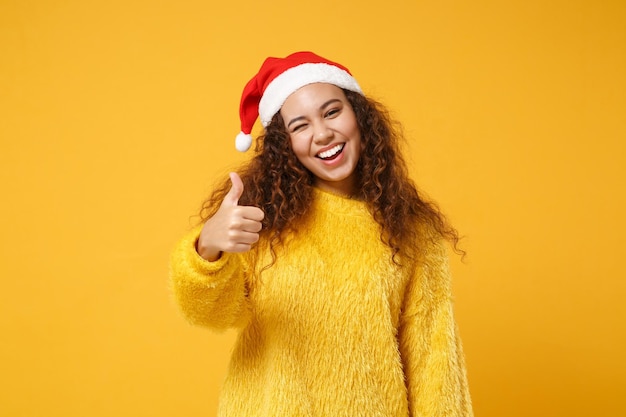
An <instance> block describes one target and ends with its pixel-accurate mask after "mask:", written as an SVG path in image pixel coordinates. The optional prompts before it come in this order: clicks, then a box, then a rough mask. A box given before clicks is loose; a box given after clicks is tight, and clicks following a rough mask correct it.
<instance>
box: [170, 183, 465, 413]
mask: <svg viewBox="0 0 626 417" xmlns="http://www.w3.org/2000/svg"><path fill="white" fill-rule="evenodd" d="M199 232H200V229H199V228H197V229H195V230H193V231H192V232H191V233H189V234H188V235H187V236H186V237H184V238H183V239H182V240H181V241H180V243H179V244H178V245H177V246H176V248H175V250H174V252H173V254H172V259H171V279H172V284H173V290H174V294H175V297H176V299H177V301H178V304H179V305H180V307H181V310H182V312H183V314H184V315H185V316H186V317H187V318H188V319H189V320H190V321H191V322H192V323H196V324H201V325H205V326H208V327H211V328H214V329H225V328H229V327H233V326H234V327H237V328H239V329H240V333H239V338H238V341H237V343H236V346H235V349H234V352H233V355H232V358H231V363H230V367H229V370H228V374H227V376H226V380H225V381H224V386H223V388H222V393H221V398H220V410H219V415H220V416H224V417H226V416H228V417H230V416H246V417H254V416H263V417H267V416H280V417H290V416H294V417H295V416H327V417H341V416H350V417H354V416H372V417H373V416H380V417H383V416H384V417H391V416H398V417H400V416H416V417H417V416H420V417H422V416H423V417H430V416H441V417H443V416H447V417H450V416H471V415H472V409H471V403H470V396H469V391H468V388H467V380H466V373H465V365H464V359H463V352H462V349H461V343H460V340H459V337H458V333H457V330H456V326H455V322H454V317H453V310H452V300H451V291H450V276H449V272H448V267H447V254H446V250H445V247H444V246H443V245H439V244H433V245H432V247H431V248H429V250H428V252H427V254H426V256H425V257H424V258H423V259H422V260H421V261H420V262H419V265H406V266H405V267H403V268H400V267H398V266H396V265H395V264H394V263H392V262H391V260H390V250H389V248H388V247H387V246H386V245H384V244H383V243H382V242H381V241H380V237H379V236H380V231H379V226H378V224H377V223H376V222H375V221H374V220H373V219H372V216H371V215H370V213H369V212H368V210H367V208H366V206H365V204H364V203H363V202H360V201H355V200H350V199H347V198H343V197H340V196H337V195H334V194H329V193H326V192H323V191H320V190H316V191H315V200H314V204H313V206H312V207H311V210H310V213H309V214H308V215H307V217H306V220H305V221H304V222H303V223H302V224H301V225H300V226H299V227H298V232H297V233H294V234H293V236H291V237H290V238H289V239H288V240H287V241H286V243H285V244H284V245H283V246H282V247H281V248H279V249H278V250H277V255H278V259H277V261H276V263H275V264H274V265H273V266H272V267H271V268H270V269H267V270H266V271H264V272H263V273H262V274H261V275H259V270H260V269H261V268H262V267H263V266H264V265H267V264H268V263H269V260H270V259H271V258H270V257H269V253H268V251H267V248H266V247H265V246H266V245H265V246H264V244H263V243H262V242H261V243H260V244H259V246H257V250H256V251H251V252H248V253H246V254H241V255H240V254H224V255H223V256H222V257H221V258H220V259H219V260H217V261H216V262H208V261H205V260H204V259H202V258H201V257H200V256H199V255H198V254H197V253H196V251H195V242H196V240H197V238H198V235H199ZM255 259H256V261H255Z"/></svg>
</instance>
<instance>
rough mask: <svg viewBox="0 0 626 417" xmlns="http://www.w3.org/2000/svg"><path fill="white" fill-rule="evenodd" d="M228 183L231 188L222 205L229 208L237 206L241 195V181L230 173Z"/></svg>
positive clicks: (237, 175)
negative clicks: (224, 204) (226, 205)
mask: <svg viewBox="0 0 626 417" xmlns="http://www.w3.org/2000/svg"><path fill="white" fill-rule="evenodd" d="M230 182H231V184H232V186H231V187H230V191H228V194H226V196H225V197H224V203H226V204H229V205H231V206H237V205H239V198H240V197H241V194H243V181H241V177H240V176H239V174H237V173H236V172H231V173H230Z"/></svg>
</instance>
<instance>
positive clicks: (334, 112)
mask: <svg viewBox="0 0 626 417" xmlns="http://www.w3.org/2000/svg"><path fill="white" fill-rule="evenodd" d="M340 111H341V109H338V108H332V109H330V110H328V111H327V112H326V114H325V115H324V117H333V116H336V115H337V114H339V112H340Z"/></svg>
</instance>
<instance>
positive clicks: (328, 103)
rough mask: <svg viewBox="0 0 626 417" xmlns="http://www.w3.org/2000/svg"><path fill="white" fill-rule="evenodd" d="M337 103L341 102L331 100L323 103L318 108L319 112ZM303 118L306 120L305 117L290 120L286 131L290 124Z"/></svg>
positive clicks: (336, 99) (334, 99) (335, 99)
mask: <svg viewBox="0 0 626 417" xmlns="http://www.w3.org/2000/svg"><path fill="white" fill-rule="evenodd" d="M337 101H338V102H341V100H339V99H338V98H331V99H330V100H328V101H327V102H325V103H324V104H322V105H321V106H320V108H319V109H320V110H323V109H325V108H326V107H328V106H330V105H331V104H333V103H335V102H337ZM305 118H306V117H304V116H298V117H296V118H295V119H291V120H290V121H289V123H287V129H289V126H291V125H292V124H294V123H295V122H298V121H300V120H302V119H305Z"/></svg>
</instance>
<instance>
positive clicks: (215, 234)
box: [197, 172, 265, 261]
mask: <svg viewBox="0 0 626 417" xmlns="http://www.w3.org/2000/svg"><path fill="white" fill-rule="evenodd" d="M230 181H231V183H232V186H231V188H230V191H229V192H228V194H226V196H225V197H224V200H223V201H222V204H221V205H220V207H219V209H218V210H217V212H216V213H215V214H214V215H213V217H211V218H210V219H208V220H207V221H206V223H205V224H204V227H203V228H202V231H201V232H200V237H199V238H198V244H197V251H198V253H199V254H200V256H202V257H203V258H204V259H206V260H208V261H216V260H217V259H219V257H220V256H221V253H222V252H233V253H237V252H247V251H249V250H250V248H251V247H252V245H253V244H254V243H256V242H257V241H258V240H259V232H260V231H261V227H262V225H261V221H262V220H263V218H264V217H265V213H263V211H262V210H261V209H260V208H258V207H251V206H240V205H239V198H240V197H241V194H242V193H243V182H242V181H241V178H240V177H239V175H238V174H236V173H234V172H231V174H230Z"/></svg>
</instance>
